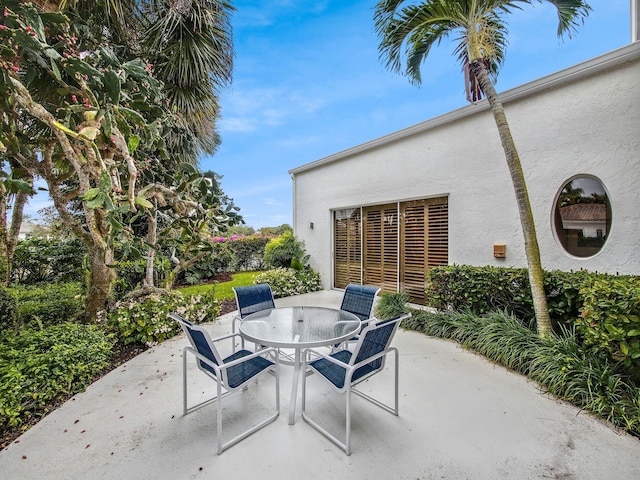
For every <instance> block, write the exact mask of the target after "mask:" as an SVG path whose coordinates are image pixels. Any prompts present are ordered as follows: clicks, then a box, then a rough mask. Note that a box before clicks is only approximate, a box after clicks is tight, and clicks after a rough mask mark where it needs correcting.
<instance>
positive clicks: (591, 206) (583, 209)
mask: <svg viewBox="0 0 640 480" xmlns="http://www.w3.org/2000/svg"><path fill="white" fill-rule="evenodd" d="M560 218H561V219H562V228H564V229H565V230H577V232H576V233H577V235H579V236H582V237H597V238H602V237H606V236H607V206H606V205H605V204H603V203H577V204H575V205H567V206H566V207H560Z"/></svg>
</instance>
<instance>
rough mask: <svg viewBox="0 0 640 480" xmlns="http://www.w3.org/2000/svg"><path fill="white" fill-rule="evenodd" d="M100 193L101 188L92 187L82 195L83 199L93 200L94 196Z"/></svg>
mask: <svg viewBox="0 0 640 480" xmlns="http://www.w3.org/2000/svg"><path fill="white" fill-rule="evenodd" d="M99 193H100V189H99V188H90V189H89V190H87V192H86V193H85V194H84V195H83V196H82V199H83V200H87V201H88V200H93V199H94V198H96V197H97V196H98V194H99Z"/></svg>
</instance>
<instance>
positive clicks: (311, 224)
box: [309, 222, 313, 230]
mask: <svg viewBox="0 0 640 480" xmlns="http://www.w3.org/2000/svg"><path fill="white" fill-rule="evenodd" d="M309 230H313V222H309Z"/></svg>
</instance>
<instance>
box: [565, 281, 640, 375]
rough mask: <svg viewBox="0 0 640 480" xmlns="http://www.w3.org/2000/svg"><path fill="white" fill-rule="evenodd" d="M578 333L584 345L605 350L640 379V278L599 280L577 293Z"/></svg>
mask: <svg viewBox="0 0 640 480" xmlns="http://www.w3.org/2000/svg"><path fill="white" fill-rule="evenodd" d="M580 296H581V297H582V298H583V301H584V305H583V309H582V313H581V314H580V317H579V318H578V319H577V322H576V323H577V329H578V332H580V333H581V334H582V335H583V336H584V340H585V344H586V345H590V346H593V347H595V348H598V349H602V350H605V351H606V352H608V354H609V355H610V356H611V358H613V359H614V360H618V361H621V362H623V363H624V364H625V365H626V366H627V367H629V368H632V369H633V373H634V375H635V376H636V377H637V378H638V379H640V278H639V277H600V278H596V279H593V280H592V281H590V282H585V283H584V284H583V286H582V288H581V290H580Z"/></svg>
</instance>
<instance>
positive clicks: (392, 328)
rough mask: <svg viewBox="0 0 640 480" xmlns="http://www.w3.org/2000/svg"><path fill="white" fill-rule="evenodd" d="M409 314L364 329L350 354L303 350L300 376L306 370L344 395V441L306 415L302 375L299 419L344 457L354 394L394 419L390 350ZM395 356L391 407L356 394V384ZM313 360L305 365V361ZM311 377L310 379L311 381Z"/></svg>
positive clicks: (396, 386) (348, 437)
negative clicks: (330, 442) (392, 362)
mask: <svg viewBox="0 0 640 480" xmlns="http://www.w3.org/2000/svg"><path fill="white" fill-rule="evenodd" d="M410 316H411V314H406V315H402V316H399V317H396V318H393V319H390V320H384V321H381V322H378V323H373V322H372V323H371V324H370V325H369V326H368V327H366V328H365V329H364V330H363V331H362V333H361V335H360V338H359V339H358V343H357V344H356V346H355V349H354V350H353V352H351V351H349V350H347V349H344V350H339V351H336V352H333V353H332V354H330V355H326V354H325V353H323V352H320V351H317V350H307V352H306V354H305V356H304V359H305V360H304V365H303V370H302V371H303V372H306V371H307V367H308V368H309V373H311V374H314V373H317V374H318V378H321V379H322V380H325V381H327V382H329V384H330V385H331V386H332V387H333V388H334V389H335V390H336V391H338V392H341V393H345V399H346V425H345V427H346V429H345V430H346V435H345V441H344V442H342V441H340V440H339V439H338V438H337V437H336V436H334V435H333V434H331V433H329V431H328V430H326V429H325V428H324V427H321V426H320V425H319V424H318V423H317V422H316V421H315V420H313V419H312V418H310V417H309V415H308V414H307V412H306V386H307V375H303V381H302V418H303V419H304V420H305V421H306V422H307V423H309V424H310V425H311V426H312V427H313V428H315V429H316V430H317V431H319V432H320V433H321V434H323V435H324V436H325V437H327V438H328V439H329V440H331V441H332V442H333V443H335V444H336V445H338V446H339V447H340V448H342V449H343V450H344V451H345V453H346V454H347V455H351V394H352V393H354V394H356V395H358V396H360V397H362V398H364V399H365V400H368V401H369V402H371V403H373V404H374V405H377V406H378V407H380V408H382V409H383V410H386V411H387V412H390V413H392V414H394V415H396V416H397V415H398V361H399V358H398V349H396V348H395V347H390V344H391V341H392V340H393V336H394V335H395V332H396V330H397V329H398V325H399V324H400V322H401V321H402V320H404V319H405V318H409V317H410ZM392 352H393V354H394V355H395V365H394V366H395V385H394V389H395V391H394V398H395V401H394V405H393V406H389V405H387V404H385V403H383V402H381V401H380V400H378V399H376V398H374V397H372V396H370V395H367V394H365V393H364V392H362V391H360V390H357V389H356V388H355V386H356V385H357V384H359V383H360V382H362V381H364V380H366V379H368V378H371V377H372V376H373V375H375V374H376V373H379V372H381V371H382V370H383V369H384V364H385V359H386V356H387V355H388V354H389V353H392ZM312 356H313V358H317V360H313V361H309V359H310V358H311V357H312ZM313 376H314V375H311V377H309V378H312V377H313Z"/></svg>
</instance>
